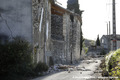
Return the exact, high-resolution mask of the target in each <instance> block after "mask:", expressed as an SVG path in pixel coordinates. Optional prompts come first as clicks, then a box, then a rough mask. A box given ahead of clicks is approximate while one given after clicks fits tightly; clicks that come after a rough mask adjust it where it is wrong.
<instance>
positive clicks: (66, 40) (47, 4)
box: [0, 0, 82, 65]
mask: <svg viewBox="0 0 120 80" xmlns="http://www.w3.org/2000/svg"><path fill="white" fill-rule="evenodd" d="M7 1H8V0H3V1H2V2H1V3H0V34H6V35H8V36H13V37H15V36H21V37H24V38H25V39H26V40H27V41H29V42H30V43H31V45H32V46H33V60H34V62H35V63H38V62H39V61H41V62H45V63H47V64H48V65H51V64H70V63H75V62H77V61H79V59H80V35H81V25H82V20H81V16H79V15H78V14H76V13H74V12H72V11H69V10H67V9H64V8H62V7H61V6H59V5H58V4H56V2H55V1H54V0H9V1H8V2H7ZM5 2H7V3H5ZM2 4H5V5H2ZM8 13H9V14H8ZM6 22H7V24H6ZM10 33H11V34H10Z"/></svg>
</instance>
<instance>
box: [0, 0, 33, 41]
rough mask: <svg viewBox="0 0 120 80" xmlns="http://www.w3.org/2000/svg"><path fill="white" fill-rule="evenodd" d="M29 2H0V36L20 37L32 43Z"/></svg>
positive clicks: (11, 0) (27, 0)
mask: <svg viewBox="0 0 120 80" xmlns="http://www.w3.org/2000/svg"><path fill="white" fill-rule="evenodd" d="M31 4H32V1H31V0H1V1H0V34H5V35H8V36H9V38H12V37H15V36H22V37H24V38H25V39H26V40H28V41H29V42H32V17H31V16H32V13H31Z"/></svg>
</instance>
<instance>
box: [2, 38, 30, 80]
mask: <svg viewBox="0 0 120 80" xmlns="http://www.w3.org/2000/svg"><path fill="white" fill-rule="evenodd" d="M31 53H32V49H31V46H30V44H29V43H28V42H27V41H25V40H24V39H22V38H20V37H16V38H15V39H14V40H12V41H9V42H6V43H5V44H0V76H10V75H11V77H12V76H14V75H21V76H28V75H29V74H30V73H32V56H31ZM9 80H10V78H9ZM12 80H13V79H12Z"/></svg>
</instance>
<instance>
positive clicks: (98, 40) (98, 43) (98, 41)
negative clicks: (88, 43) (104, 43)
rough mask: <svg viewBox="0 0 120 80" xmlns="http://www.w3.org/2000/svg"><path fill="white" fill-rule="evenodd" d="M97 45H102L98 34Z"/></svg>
mask: <svg viewBox="0 0 120 80" xmlns="http://www.w3.org/2000/svg"><path fill="white" fill-rule="evenodd" d="M96 46H100V39H99V35H98V37H97V40H96Z"/></svg>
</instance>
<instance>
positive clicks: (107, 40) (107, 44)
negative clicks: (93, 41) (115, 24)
mask: <svg viewBox="0 0 120 80" xmlns="http://www.w3.org/2000/svg"><path fill="white" fill-rule="evenodd" d="M116 38H117V49H118V48H120V35H117V36H116ZM100 42H101V46H102V47H103V48H104V49H107V50H113V35H103V36H102V37H101V40H100Z"/></svg>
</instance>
